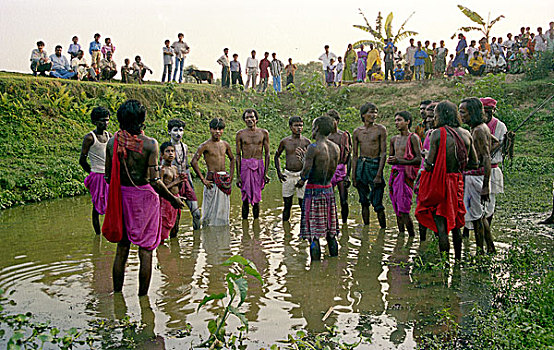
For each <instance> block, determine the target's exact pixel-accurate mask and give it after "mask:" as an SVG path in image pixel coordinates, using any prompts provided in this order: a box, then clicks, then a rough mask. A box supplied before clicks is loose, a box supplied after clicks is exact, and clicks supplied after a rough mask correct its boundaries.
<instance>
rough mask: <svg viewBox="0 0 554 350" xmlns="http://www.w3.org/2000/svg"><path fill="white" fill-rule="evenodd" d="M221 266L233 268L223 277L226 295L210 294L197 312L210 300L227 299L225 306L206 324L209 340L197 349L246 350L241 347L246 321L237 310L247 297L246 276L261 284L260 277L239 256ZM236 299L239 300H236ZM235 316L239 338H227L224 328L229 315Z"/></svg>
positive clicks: (242, 314)
mask: <svg viewBox="0 0 554 350" xmlns="http://www.w3.org/2000/svg"><path fill="white" fill-rule="evenodd" d="M223 266H233V267H234V269H233V270H232V271H229V272H228V273H227V275H226V276H225V281H226V282H227V293H225V292H223V293H218V294H211V295H207V296H205V297H204V299H203V300H202V301H201V302H200V304H198V308H197V310H200V308H201V307H202V306H204V305H206V304H207V303H208V302H210V301H212V300H224V299H225V298H227V305H225V308H224V311H223V314H222V315H219V316H217V317H216V318H215V319H212V320H210V321H209V322H208V330H209V331H210V336H209V338H208V339H207V340H206V341H205V342H203V343H202V344H200V345H198V347H210V348H212V349H213V348H226V349H246V346H245V345H242V339H243V338H242V335H243V332H248V320H247V319H246V316H245V315H244V313H243V312H240V310H239V308H240V307H241V306H242V304H244V301H245V300H246V296H247V295H248V280H247V276H252V277H254V278H255V279H257V280H258V281H259V282H260V283H261V284H263V280H262V276H261V275H260V273H259V272H258V270H257V268H256V265H254V263H253V262H252V261H250V260H248V259H246V258H243V257H242V256H240V255H234V256H232V257H230V258H229V259H227V260H226V261H225V262H224V263H223ZM237 297H238V298H239V300H237ZM231 314H232V315H235V316H236V317H237V318H238V319H239V321H240V323H241V326H240V327H239V328H238V330H239V336H238V337H237V336H236V335H232V336H230V337H227V334H226V330H225V326H226V325H227V319H228V318H229V316H230V315H231Z"/></svg>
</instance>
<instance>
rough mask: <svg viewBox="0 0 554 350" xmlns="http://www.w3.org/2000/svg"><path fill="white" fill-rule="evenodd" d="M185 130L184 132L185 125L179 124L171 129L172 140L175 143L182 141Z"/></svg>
mask: <svg viewBox="0 0 554 350" xmlns="http://www.w3.org/2000/svg"><path fill="white" fill-rule="evenodd" d="M183 132H184V129H183V127H179V126H176V127H174V128H172V129H171V130H169V136H170V137H171V142H173V143H177V142H180V141H181V139H182V138H183Z"/></svg>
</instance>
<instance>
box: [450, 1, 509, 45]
mask: <svg viewBox="0 0 554 350" xmlns="http://www.w3.org/2000/svg"><path fill="white" fill-rule="evenodd" d="M458 8H459V9H460V11H462V13H463V14H464V15H465V16H466V17H467V18H469V19H470V20H471V21H472V22H473V23H476V24H478V25H479V27H475V26H468V27H460V28H458V29H457V30H456V32H459V31H461V32H466V33H467V32H471V31H479V32H481V33H483V35H484V36H485V38H487V39H488V38H489V34H490V32H491V29H492V26H493V25H495V24H496V22H498V21H500V20H501V19H502V18H504V15H500V16H498V17H496V18H495V19H493V20H492V21H491V20H490V18H491V14H490V12H489V15H488V17H487V21H486V22H485V20H484V19H483V17H482V16H481V15H479V14H478V13H477V12H475V11H472V10H470V9H469V8H467V7H465V6H462V5H458ZM455 37H456V33H454V34H453V35H452V37H451V39H454V38H455Z"/></svg>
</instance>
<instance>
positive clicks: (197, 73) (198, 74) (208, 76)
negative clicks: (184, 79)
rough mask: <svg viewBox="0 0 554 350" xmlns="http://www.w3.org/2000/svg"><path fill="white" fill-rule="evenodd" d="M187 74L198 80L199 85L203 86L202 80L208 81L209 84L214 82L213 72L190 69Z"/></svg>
mask: <svg viewBox="0 0 554 350" xmlns="http://www.w3.org/2000/svg"><path fill="white" fill-rule="evenodd" d="M186 73H187V74H188V75H190V76H191V77H193V78H194V79H196V83H197V84H202V80H206V81H207V82H208V83H209V84H211V83H212V81H213V80H214V75H213V74H212V72H209V71H207V70H198V69H194V68H189V69H187V70H186Z"/></svg>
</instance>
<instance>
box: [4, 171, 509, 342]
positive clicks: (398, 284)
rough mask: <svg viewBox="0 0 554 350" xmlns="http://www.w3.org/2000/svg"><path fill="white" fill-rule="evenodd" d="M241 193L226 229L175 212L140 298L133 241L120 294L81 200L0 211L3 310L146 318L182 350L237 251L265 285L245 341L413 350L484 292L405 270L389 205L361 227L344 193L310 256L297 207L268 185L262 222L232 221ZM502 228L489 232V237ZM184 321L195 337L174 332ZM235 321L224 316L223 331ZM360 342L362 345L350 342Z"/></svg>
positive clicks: (471, 273)
mask: <svg viewBox="0 0 554 350" xmlns="http://www.w3.org/2000/svg"><path fill="white" fill-rule="evenodd" d="M197 193H198V194H201V190H200V188H199V186H197ZM239 196H240V193H239V191H237V190H236V188H235V190H233V194H232V208H231V218H232V219H231V226H230V227H227V228H221V227H218V228H213V229H206V230H200V231H196V232H192V228H191V225H190V215H189V214H188V212H186V211H184V215H183V218H182V219H181V231H180V234H179V236H178V238H177V239H173V240H170V241H169V242H166V243H165V245H162V246H160V247H159V248H158V249H157V250H156V252H155V258H154V263H153V264H154V271H153V278H152V283H151V286H150V293H149V296H148V297H147V298H140V299H139V298H138V297H137V287H138V286H137V274H138V256H137V251H136V249H134V250H132V251H131V254H130V257H129V263H128V267H127V271H126V280H125V285H124V289H123V294H122V295H114V294H113V293H112V292H111V290H112V284H111V283H112V281H111V267H112V261H113V257H114V251H115V244H111V243H109V242H107V241H106V240H105V239H102V238H101V237H97V236H95V235H94V233H93V230H92V227H91V224H90V210H91V204H90V199H89V197H88V196H84V197H79V198H70V199H62V200H55V201H49V202H45V203H40V204H36V205H28V206H24V207H19V208H14V209H9V210H5V211H3V212H1V213H0V237H1V241H0V251H2V254H1V256H0V288H2V289H4V290H6V291H8V292H10V291H14V294H13V295H12V296H11V298H12V299H14V300H15V301H16V302H17V305H16V306H14V307H12V308H10V309H9V310H10V311H13V312H26V311H31V312H33V314H35V319H37V320H41V321H44V320H51V321H52V323H53V324H54V325H56V326H58V327H60V328H62V329H67V328H70V327H83V328H85V327H87V322H88V321H90V320H91V319H94V318H108V319H114V318H123V317H125V316H130V317H131V319H132V320H142V321H143V322H145V323H147V324H148V325H149V326H148V327H147V329H146V332H147V333H148V334H149V335H154V334H155V335H157V336H158V337H157V342H156V344H157V348H166V349H174V348H175V349H176V348H183V347H184V346H187V348H188V345H189V344H190V343H191V342H194V343H195V344H197V343H198V340H199V338H198V335H199V334H200V335H202V336H203V337H204V338H205V337H206V336H207V334H208V331H207V329H206V324H207V320H208V319H210V318H213V317H214V315H215V314H217V313H220V312H221V311H222V308H221V306H219V305H217V304H213V303H212V304H209V306H207V307H205V308H203V309H201V310H200V311H199V312H196V307H197V305H198V303H199V302H200V301H201V300H202V298H203V297H204V296H205V295H207V294H212V293H219V292H223V291H225V284H224V276H225V274H226V273H227V271H228V268H227V267H223V266H221V263H222V262H223V261H225V260H226V259H227V258H228V257H230V256H232V255H234V254H241V255H242V256H244V257H246V258H248V259H250V260H252V261H253V262H254V263H255V264H256V266H257V267H258V270H259V271H260V272H261V274H262V276H263V279H264V281H265V283H264V285H263V286H260V285H259V284H258V283H256V282H255V281H254V280H252V281H251V282H250V289H249V295H248V299H247V303H245V305H244V307H243V310H244V311H246V312H247V318H248V319H249V320H250V333H249V334H248V337H249V339H250V340H249V341H250V346H249V348H259V347H261V346H264V345H268V344H272V343H274V342H276V341H277V340H279V339H286V336H287V334H289V333H293V332H294V331H295V330H298V329H308V330H313V331H322V330H323V329H324V326H325V325H333V324H334V325H337V326H338V328H339V330H340V331H341V332H342V333H343V334H344V336H343V339H344V340H347V341H352V342H353V341H354V340H355V339H356V338H357V337H358V336H359V335H360V334H361V335H363V336H364V338H367V339H371V342H372V346H378V348H401V349H410V348H414V347H415V346H416V342H415V340H414V337H416V336H417V335H420V334H422V333H425V332H428V331H433V330H434V331H437V330H438V329H437V327H436V321H437V316H436V315H435V313H436V312H437V311H440V310H442V309H444V308H449V309H450V313H452V314H453V315H454V316H455V319H456V321H458V322H464V316H463V315H464V314H466V313H467V312H469V310H470V309H471V308H472V306H473V304H474V303H480V302H483V300H484V299H485V297H484V296H485V295H486V293H487V288H486V281H487V279H488V275H487V274H486V273H482V272H476V271H475V270H473V269H467V270H466V269H463V268H462V269H459V268H451V271H449V272H447V273H443V272H441V271H428V272H421V271H411V270H410V269H411V267H408V266H410V265H408V266H406V265H405V264H404V263H407V262H410V261H412V259H414V257H416V255H417V253H418V251H419V250H420V249H421V248H422V247H420V244H419V239H418V238H416V239H411V238H408V236H407V235H399V234H398V231H397V230H396V223H395V221H394V216H393V215H392V209H391V206H390V203H387V211H388V223H389V226H390V227H391V228H389V229H386V230H379V229H378V228H377V223H376V218H375V217H374V216H373V215H372V222H371V225H370V226H369V228H364V227H363V225H361V219H360V216H359V205H358V204H357V195H356V194H355V193H354V191H352V192H351V194H350V204H351V208H352V210H351V220H349V222H348V224H347V225H343V226H342V228H341V236H340V240H339V243H340V251H339V256H338V258H329V257H328V256H327V255H324V259H323V260H322V261H321V262H317V263H312V264H310V261H309V253H308V246H307V243H306V242H305V241H301V240H299V239H298V232H299V220H300V211H299V208H298V206H295V207H294V208H293V217H292V219H291V223H290V225H288V224H285V225H284V224H283V223H282V222H281V220H280V215H281V210H282V199H281V188H280V185H279V184H278V183H277V182H275V181H274V182H272V183H271V184H270V185H268V186H267V187H266V189H265V190H264V192H263V202H262V213H261V218H260V220H259V221H255V222H254V221H253V220H249V221H242V220H241V219H240V203H239V199H240V198H239ZM387 202H388V201H387ZM503 232H504V230H497V231H495V235H496V237H495V239H496V241H499V240H502V238H503V236H504V234H503ZM506 240H508V239H506ZM472 242H473V240H472ZM473 245H474V244H473V243H471V246H472V247H473ZM497 247H498V248H499V249H503V247H505V244H502V243H498V244H497ZM465 249H466V254H468V253H469V251H468V250H469V248H468V247H465ZM330 308H332V311H331V313H330V316H329V317H328V318H327V319H326V320H325V321H322V318H323V316H324V314H325V313H326V312H327V311H328V310H329V309H330ZM186 322H189V323H191V324H192V326H193V334H196V336H195V337H189V338H176V337H175V336H173V335H172V334H174V332H175V331H176V330H179V329H181V328H182V327H183V325H184V324H185V323H186ZM236 326H238V322H236V320H234V319H233V318H231V319H230V326H229V327H228V330H234V329H236ZM6 341H7V340H5V339H4V340H2V341H1V342H0V346H5V342H6ZM367 347H369V342H368V341H364V342H363V343H362V345H361V346H360V347H359V348H360V349H363V348H367Z"/></svg>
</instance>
